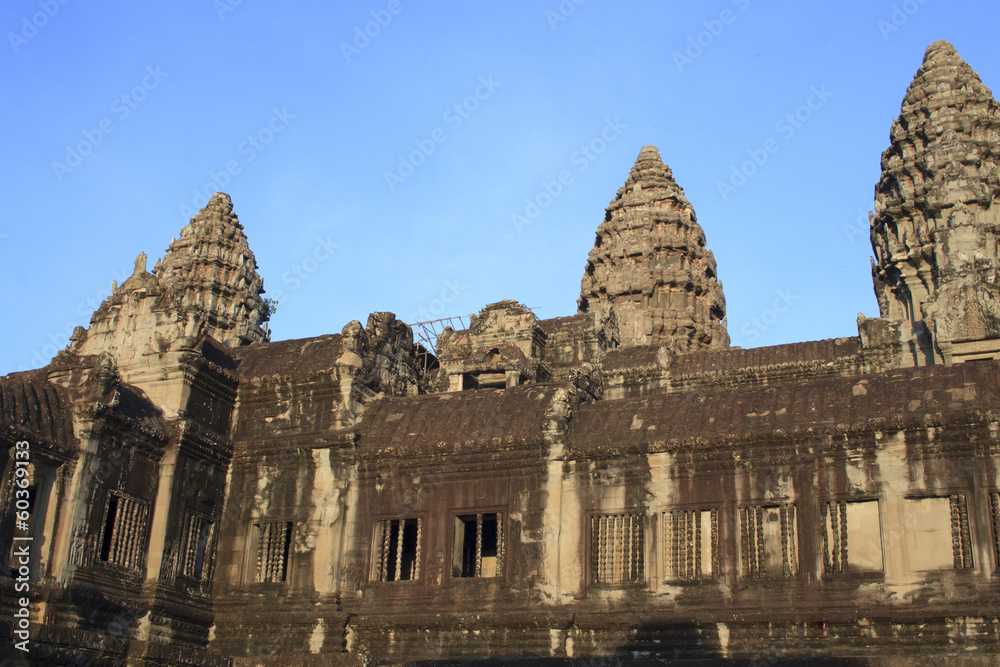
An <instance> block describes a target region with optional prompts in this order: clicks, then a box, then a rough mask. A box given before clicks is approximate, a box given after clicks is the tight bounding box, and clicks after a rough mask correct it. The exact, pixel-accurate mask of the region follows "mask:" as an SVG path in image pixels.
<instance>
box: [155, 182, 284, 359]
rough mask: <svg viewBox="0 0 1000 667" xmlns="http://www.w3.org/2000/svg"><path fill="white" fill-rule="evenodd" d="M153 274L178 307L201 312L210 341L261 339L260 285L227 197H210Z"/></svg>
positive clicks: (264, 311)
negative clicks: (168, 291) (172, 295)
mask: <svg viewBox="0 0 1000 667" xmlns="http://www.w3.org/2000/svg"><path fill="white" fill-rule="evenodd" d="M153 273H154V274H155V275H156V276H157V278H159V281H160V284H161V285H163V286H164V287H167V288H170V289H171V291H172V292H173V294H174V297H175V298H176V299H177V300H178V302H179V305H181V306H182V307H188V308H195V309H197V310H200V311H201V312H202V314H203V318H204V324H205V330H204V331H205V333H207V334H208V335H210V336H212V337H213V338H215V339H217V340H219V341H223V342H228V343H229V344H231V345H233V344H235V345H247V344H250V343H259V342H261V341H263V340H264V339H265V338H266V335H267V334H266V331H265V329H264V327H263V326H262V325H263V323H264V322H266V321H267V319H268V314H267V308H266V306H265V304H264V300H263V299H262V298H261V296H260V295H261V294H263V293H264V288H263V281H262V280H261V278H260V276H259V275H257V262H256V260H255V259H254V255H253V252H251V251H250V247H249V245H248V244H247V237H246V235H245V234H244V233H243V225H241V224H240V221H239V218H238V217H237V216H236V214H235V213H233V202H232V200H231V199H230V198H229V195H227V194H223V193H221V192H217V193H215V194H214V195H212V199H211V200H209V202H208V204H207V205H206V206H205V208H203V209H201V210H200V211H199V212H198V214H197V215H196V216H194V217H193V218H191V222H190V223H189V224H188V225H186V226H185V227H184V229H182V230H181V236H180V238H178V239H175V240H174V241H173V242H171V244H170V247H169V248H167V254H166V255H165V256H164V257H163V259H161V260H160V261H159V262H157V264H156V266H155V267H154V268H153Z"/></svg>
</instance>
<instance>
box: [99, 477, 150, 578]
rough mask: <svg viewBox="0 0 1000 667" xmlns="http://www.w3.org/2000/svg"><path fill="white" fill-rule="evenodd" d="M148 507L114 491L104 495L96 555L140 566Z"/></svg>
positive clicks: (131, 567)
mask: <svg viewBox="0 0 1000 667" xmlns="http://www.w3.org/2000/svg"><path fill="white" fill-rule="evenodd" d="M148 515H149V507H148V505H147V504H146V503H144V502H142V501H140V500H133V499H131V498H127V497H125V496H123V495H119V494H116V493H113V494H111V495H110V496H109V497H108V507H107V513H106V514H105V517H104V530H103V534H102V535H101V550H100V552H99V553H98V557H99V558H100V559H101V560H102V561H104V562H106V563H113V564H115V565H121V566H122V567H127V568H129V569H133V570H138V569H141V568H142V563H143V556H144V553H145V544H146V518H147V516H148Z"/></svg>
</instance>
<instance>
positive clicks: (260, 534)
mask: <svg viewBox="0 0 1000 667" xmlns="http://www.w3.org/2000/svg"><path fill="white" fill-rule="evenodd" d="M251 533H252V535H251V548H250V549H249V552H250V553H251V554H255V555H256V559H255V561H254V579H253V580H254V581H255V582H257V583H264V582H274V583H281V582H283V581H286V578H287V576H288V546H289V544H290V543H291V539H292V524H291V522H290V521H270V522H267V523H255V524H253V530H252V531H251Z"/></svg>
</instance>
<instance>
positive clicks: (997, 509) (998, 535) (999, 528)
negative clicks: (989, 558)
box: [990, 491, 1000, 569]
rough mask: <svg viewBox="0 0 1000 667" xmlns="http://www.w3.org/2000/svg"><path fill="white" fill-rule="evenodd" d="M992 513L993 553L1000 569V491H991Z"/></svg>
mask: <svg viewBox="0 0 1000 667" xmlns="http://www.w3.org/2000/svg"><path fill="white" fill-rule="evenodd" d="M990 514H991V516H992V517H993V522H992V523H993V554H994V555H995V556H996V562H997V568H998V569H1000V493H998V492H996V491H993V492H992V493H990Z"/></svg>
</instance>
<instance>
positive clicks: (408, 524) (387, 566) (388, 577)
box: [372, 517, 423, 581]
mask: <svg viewBox="0 0 1000 667" xmlns="http://www.w3.org/2000/svg"><path fill="white" fill-rule="evenodd" d="M422 524H423V522H422V521H421V519H420V518H419V517H414V518H409V519H382V520H380V521H377V522H376V524H375V558H374V559H373V570H374V571H373V573H372V578H373V579H374V580H375V581H411V580H414V579H419V578H420V537H421V532H422V531H421V529H422V528H423V525H422Z"/></svg>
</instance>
